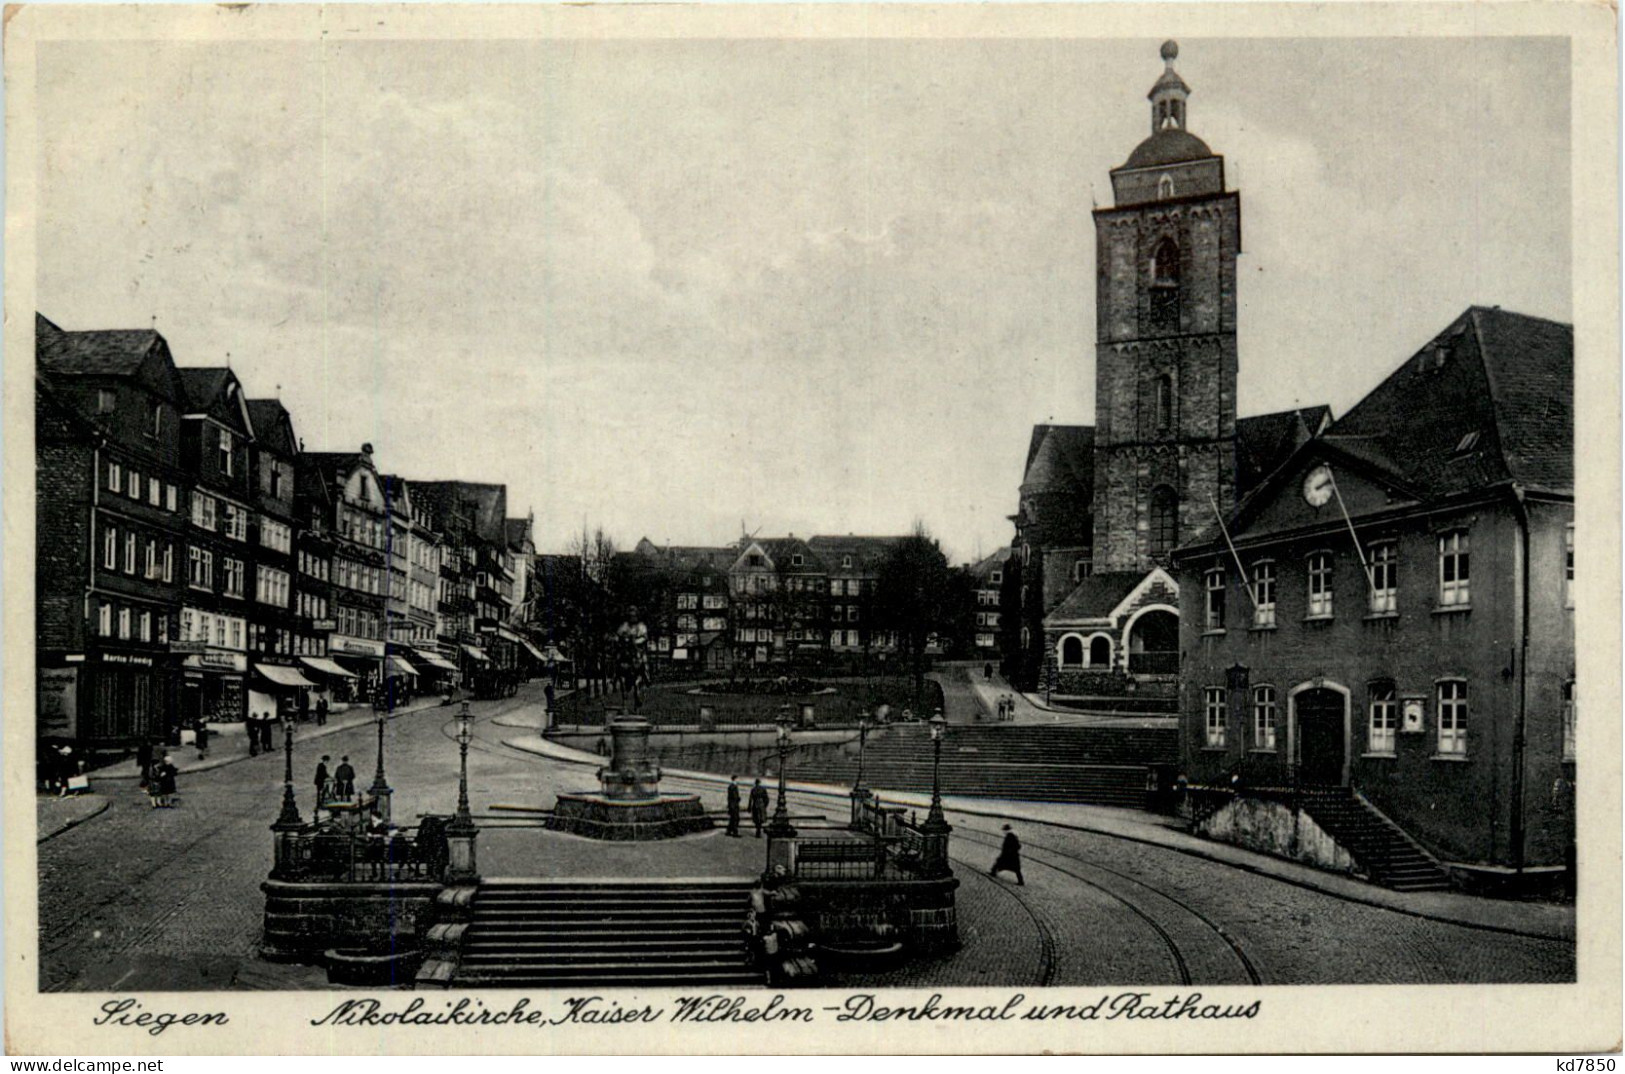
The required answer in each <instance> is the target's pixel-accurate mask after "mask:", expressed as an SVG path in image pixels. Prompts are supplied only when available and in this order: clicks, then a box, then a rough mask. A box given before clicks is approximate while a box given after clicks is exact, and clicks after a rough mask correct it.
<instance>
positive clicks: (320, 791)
mask: <svg viewBox="0 0 1625 1074" xmlns="http://www.w3.org/2000/svg"><path fill="white" fill-rule="evenodd" d="M329 759H330V758H329V757H328V755H327V754H325V753H324V754H322V759H321V761H320V762H318V763H317V765H316V808H317V809H320V808H322V803H323V802H325V801H326V800H327V798H328V793H327V781H328V779H329V778H330V777H329V776H328V774H327V762H328V760H329Z"/></svg>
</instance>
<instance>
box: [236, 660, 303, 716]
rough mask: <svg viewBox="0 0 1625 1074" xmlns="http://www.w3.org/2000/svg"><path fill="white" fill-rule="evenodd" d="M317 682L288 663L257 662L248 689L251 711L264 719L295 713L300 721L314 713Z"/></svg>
mask: <svg viewBox="0 0 1625 1074" xmlns="http://www.w3.org/2000/svg"><path fill="white" fill-rule="evenodd" d="M315 689H316V684H315V683H313V682H311V681H310V680H309V679H307V678H305V676H304V675H302V674H300V672H299V669H298V668H294V667H289V666H287V665H286V664H255V665H254V678H253V681H252V683H251V684H250V686H249V689H248V711H249V712H251V713H253V714H255V715H257V716H259V717H260V718H262V719H276V718H279V717H281V716H282V714H283V713H285V712H292V713H294V715H295V716H296V717H298V718H299V719H300V720H304V719H306V718H307V717H308V716H309V715H310V706H311V705H312V704H314V701H313V699H312V697H311V692H312V691H313V690H315Z"/></svg>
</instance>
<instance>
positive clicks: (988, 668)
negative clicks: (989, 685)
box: [982, 660, 993, 682]
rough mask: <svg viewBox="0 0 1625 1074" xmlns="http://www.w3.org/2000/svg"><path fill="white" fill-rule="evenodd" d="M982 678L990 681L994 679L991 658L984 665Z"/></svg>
mask: <svg viewBox="0 0 1625 1074" xmlns="http://www.w3.org/2000/svg"><path fill="white" fill-rule="evenodd" d="M982 678H984V679H986V680H987V681H988V682H992V681H993V662H992V661H991V660H990V661H988V662H987V663H985V664H983V665H982Z"/></svg>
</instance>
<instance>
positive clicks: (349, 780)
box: [333, 757, 355, 802]
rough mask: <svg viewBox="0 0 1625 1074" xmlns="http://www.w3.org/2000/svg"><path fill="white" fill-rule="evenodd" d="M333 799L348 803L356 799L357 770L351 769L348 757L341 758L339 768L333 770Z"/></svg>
mask: <svg viewBox="0 0 1625 1074" xmlns="http://www.w3.org/2000/svg"><path fill="white" fill-rule="evenodd" d="M333 797H334V798H338V799H341V800H342V801H346V802H348V801H349V800H350V799H351V798H354V797H355V769H354V768H351V767H350V758H348V757H340V758H339V766H338V768H336V769H334V770H333Z"/></svg>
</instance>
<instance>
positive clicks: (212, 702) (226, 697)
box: [176, 648, 248, 728]
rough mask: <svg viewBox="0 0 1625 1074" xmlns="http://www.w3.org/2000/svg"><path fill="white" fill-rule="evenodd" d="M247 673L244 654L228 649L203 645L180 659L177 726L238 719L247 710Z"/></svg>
mask: <svg viewBox="0 0 1625 1074" xmlns="http://www.w3.org/2000/svg"><path fill="white" fill-rule="evenodd" d="M247 674H248V657H247V655H246V654H244V653H239V652H234V651H233V650H230V649H216V648H206V649H204V650H203V651H202V652H199V653H193V654H192V655H190V656H188V657H186V658H185V659H183V660H182V661H181V682H180V691H179V696H178V697H177V699H176V709H177V710H178V713H179V717H180V726H181V727H183V728H185V727H196V726H197V725H198V724H199V723H200V722H203V721H205V720H206V721H208V722H209V723H239V722H241V721H242V719H243V718H244V716H245V715H246V714H247V712H248V696H247V691H246V690H245V689H244V681H243V680H244V678H245V676H246V675H247Z"/></svg>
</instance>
